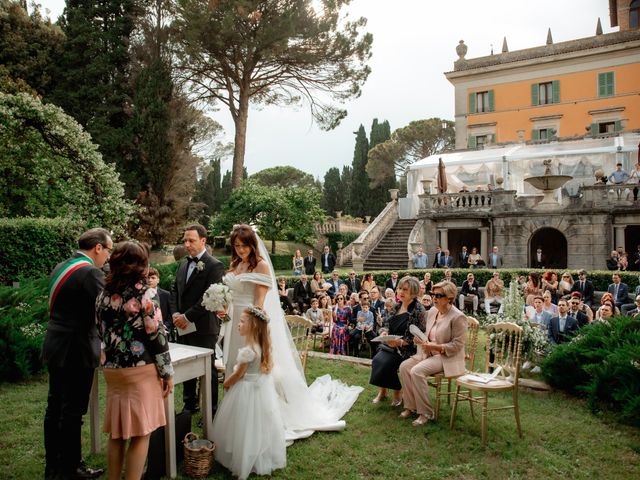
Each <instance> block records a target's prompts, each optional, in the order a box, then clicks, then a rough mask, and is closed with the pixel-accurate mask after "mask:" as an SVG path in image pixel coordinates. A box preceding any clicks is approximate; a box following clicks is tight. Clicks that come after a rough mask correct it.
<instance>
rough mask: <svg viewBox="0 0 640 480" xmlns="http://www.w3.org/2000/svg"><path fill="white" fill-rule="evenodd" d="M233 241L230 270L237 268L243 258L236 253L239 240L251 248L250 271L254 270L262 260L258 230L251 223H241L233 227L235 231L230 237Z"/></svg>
mask: <svg viewBox="0 0 640 480" xmlns="http://www.w3.org/2000/svg"><path fill="white" fill-rule="evenodd" d="M229 241H230V242H231V265H230V266H229V268H230V270H233V269H234V268H236V267H237V266H238V265H239V264H240V262H242V259H241V258H240V257H239V256H238V254H237V253H236V248H235V243H236V241H239V242H240V243H242V244H244V245H246V246H248V247H249V248H251V253H250V254H249V271H250V272H252V271H253V269H254V268H256V265H258V262H259V261H260V260H261V257H260V255H258V237H256V232H254V231H253V228H251V226H250V225H247V224H244V223H243V224H240V225H236V226H235V227H233V231H232V232H231V238H230V239H229Z"/></svg>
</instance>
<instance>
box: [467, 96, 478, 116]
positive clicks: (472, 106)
mask: <svg viewBox="0 0 640 480" xmlns="http://www.w3.org/2000/svg"><path fill="white" fill-rule="evenodd" d="M476 112H477V110H476V94H475V93H470V94H469V113H476Z"/></svg>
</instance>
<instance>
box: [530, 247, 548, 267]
mask: <svg viewBox="0 0 640 480" xmlns="http://www.w3.org/2000/svg"><path fill="white" fill-rule="evenodd" d="M546 263H547V258H546V257H545V256H544V255H543V254H542V248H540V247H538V248H537V249H536V253H535V254H534V255H533V262H532V265H531V266H532V267H533V268H544V266H545V264H546Z"/></svg>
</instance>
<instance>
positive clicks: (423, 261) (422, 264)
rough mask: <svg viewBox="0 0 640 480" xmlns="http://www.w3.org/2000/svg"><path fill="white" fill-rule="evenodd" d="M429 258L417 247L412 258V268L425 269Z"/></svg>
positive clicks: (422, 249)
mask: <svg viewBox="0 0 640 480" xmlns="http://www.w3.org/2000/svg"><path fill="white" fill-rule="evenodd" d="M427 262H429V257H428V256H427V254H426V253H424V248H422V247H418V252H417V253H416V254H415V255H414V256H413V268H427Z"/></svg>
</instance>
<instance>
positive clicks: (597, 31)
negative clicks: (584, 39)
mask: <svg viewBox="0 0 640 480" xmlns="http://www.w3.org/2000/svg"><path fill="white" fill-rule="evenodd" d="M596 35H602V23H601V22H600V17H598V24H597V25H596Z"/></svg>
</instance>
